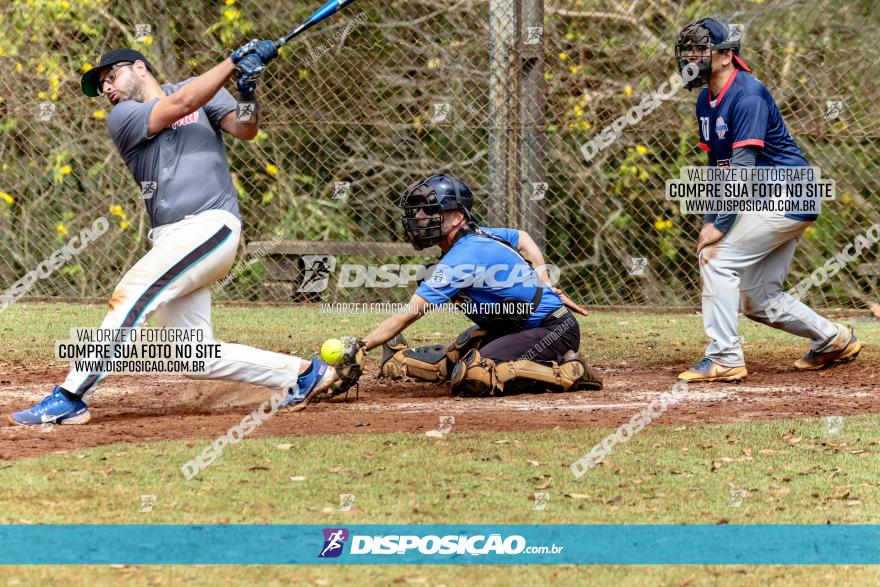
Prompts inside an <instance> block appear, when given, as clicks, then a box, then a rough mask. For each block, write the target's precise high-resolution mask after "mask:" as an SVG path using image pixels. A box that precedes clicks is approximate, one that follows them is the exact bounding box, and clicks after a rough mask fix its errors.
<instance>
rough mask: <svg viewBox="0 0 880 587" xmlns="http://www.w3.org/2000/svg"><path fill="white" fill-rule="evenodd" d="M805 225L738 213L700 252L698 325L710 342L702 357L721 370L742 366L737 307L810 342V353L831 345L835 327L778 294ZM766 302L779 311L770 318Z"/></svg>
mask: <svg viewBox="0 0 880 587" xmlns="http://www.w3.org/2000/svg"><path fill="white" fill-rule="evenodd" d="M809 225H810V222H804V221H800V220H794V219H791V218H786V217H785V216H784V215H782V214H772V215H770V214H761V215H759V214H740V215H739V216H738V217H737V219H736V222H734V224H733V226H732V227H731V229H730V232H728V233H727V234H726V235H724V237H722V239H721V240H720V241H718V242H717V243H715V244H713V245H711V246H708V247H706V248H704V249H703V251H702V252H701V253H700V258H699V262H700V277H701V279H702V282H703V326H704V328H705V329H706V334H707V335H708V336H709V338H710V339H711V342H710V343H709V346H708V347H707V348H706V353H705V356H706V357H708V358H710V359H712V361H714V362H715V363H718V364H719V365H723V366H725V367H739V366H742V365H745V359H744V357H743V351H742V344H741V339H740V338H739V337H738V336H737V327H738V319H739V317H738V310H739V307H740V304H742V311H743V314H744V315H745V316H746V317H747V318H750V319H752V320H754V321H756V322H761V323H763V324H767V325H769V326H772V327H773V328H778V329H780V330H784V331H785V332H788V333H790V334H796V335H797V336H803V337H805V338H809V339H810V340H811V341H812V349H813V350H815V351H821V350H823V349H824V348H825V347H827V346H828V345H830V344H831V343H832V342H833V341H834V338H835V337H836V336H837V326H835V325H834V324H833V323H832V322H831V321H829V320H828V319H826V318H823V317H822V316H820V315H818V314H817V313H816V312H814V311H813V310H811V309H810V308H809V307H808V306H807V305H806V304H804V303H802V302H800V301H799V300H797V299H795V298H794V297H792V296H791V295H789V294H787V293H784V291H783V284H784V282H785V277H786V275H787V274H788V266H789V264H790V263H791V260H792V258H793V257H794V251H795V249H796V248H797V240H798V238H799V237H800V235H801V234H802V233H803V231H804V229H805V228H806V227H807V226H809ZM771 302H773V304H774V307H779V308H783V309H784V310H782V311H781V312H779V313H778V315H777V313H773V314H772V315H771V314H769V313H768V312H767V311H766V308H767V306H768V305H769V304H770V303H771Z"/></svg>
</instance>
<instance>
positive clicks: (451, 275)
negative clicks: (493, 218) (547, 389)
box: [416, 227, 563, 328]
mask: <svg viewBox="0 0 880 587" xmlns="http://www.w3.org/2000/svg"><path fill="white" fill-rule="evenodd" d="M480 230H481V231H483V232H485V233H488V234H491V235H492V236H495V237H498V238H501V239H503V240H504V241H507V243H509V244H510V247H508V246H507V245H505V244H503V243H500V242H498V241H497V240H494V239H491V238H489V237H488V236H485V235H481V234H477V233H469V234H466V235H465V236H463V237H461V238H459V239H458V240H456V241H455V243H453V245H452V247H451V248H450V249H449V250H448V251H446V254H445V255H443V257H442V258H441V259H440V262H439V263H438V264H437V266H436V267H435V269H434V273H433V274H432V275H431V278H430V279H426V280H425V281H424V282H422V283H421V284H420V285H419V287H418V288H417V289H416V294H418V295H419V296H421V297H422V298H424V299H425V300H427V301H428V302H430V303H432V304H438V305H439V304H445V303H447V302H450V301H453V300H456V301H463V302H465V303H467V304H469V305H470V306H472V307H473V306H486V307H490V306H492V305H493V304H500V303H501V301H502V300H511V299H513V300H517V301H519V302H524V303H529V302H531V301H532V300H533V299H534V296H535V290H536V288H538V287H542V283H541V281H540V279H539V278H538V277H537V275H536V273H535V270H534V269H533V268H532V267H530V266H529V265H528V264H527V263H526V261H525V260H524V259H523V258H522V256H521V255H520V254H519V253H518V252H517V251H516V250H514V249H516V247H517V246H519V231H518V230H516V229H514V228H484V227H480ZM511 247H513V249H511ZM543 288H544V291H543V294H542V295H541V301H540V302H539V303H538V305H537V307H536V308H535V310H534V311H533V312H532V315H531V316H530V317H529V319H528V320H526V322H525V323H524V325H523V326H524V327H525V328H534V327H535V326H538V325H539V324H540V323H541V322H542V321H543V320H544V319H545V318H547V316H549V315H550V313H551V312H554V311H555V310H558V309H559V308H560V307H561V306H562V305H563V304H562V300H561V299H560V298H559V296H558V295H556V293H555V292H554V291H553V289H551V288H550V287H549V286H547V285H546V284H544V285H543Z"/></svg>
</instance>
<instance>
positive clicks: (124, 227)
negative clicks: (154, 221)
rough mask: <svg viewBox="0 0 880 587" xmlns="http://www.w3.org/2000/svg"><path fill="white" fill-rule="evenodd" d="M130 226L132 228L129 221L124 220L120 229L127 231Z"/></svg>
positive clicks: (120, 224)
mask: <svg viewBox="0 0 880 587" xmlns="http://www.w3.org/2000/svg"><path fill="white" fill-rule="evenodd" d="M129 226H131V224H129V223H128V220H123V221H122V222H120V223H119V228H121V229H122V230H125V229H126V228H128V227H129Z"/></svg>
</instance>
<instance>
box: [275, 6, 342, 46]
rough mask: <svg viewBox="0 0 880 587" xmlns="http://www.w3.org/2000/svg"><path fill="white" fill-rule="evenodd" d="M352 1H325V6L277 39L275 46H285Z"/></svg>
mask: <svg viewBox="0 0 880 587" xmlns="http://www.w3.org/2000/svg"><path fill="white" fill-rule="evenodd" d="M352 2H354V0H327V2H325V3H324V5H323V6H321V7H320V8H319V9H317V10H316V11H315V12H314V13H313V14H312V15H311V16H310V17H308V18H307V19H306V20H304V21H303V22H302V24H300V25H299V26H298V27H296V28H295V29H293V30H292V31H290V32H289V33H287V34H286V35H284V36H283V37H281V38H280V39H278V40H277V41H275V46H276V47H283V46H284V45H286V44H287V43H288V42H289V41H290V40H291V39H292V38H294V37H295V36H297V35H298V34H300V33H302V32H305V31H307V30H308V29H310V28H311V27H312V26H314V25H316V24H318V23H319V22H321V21H322V20H324V19H325V18H327V17H328V16H330V15H332V14H336V13H337V12H339V11H340V10H342V9H343V8H345V7H346V6H348V5H349V4H351V3H352Z"/></svg>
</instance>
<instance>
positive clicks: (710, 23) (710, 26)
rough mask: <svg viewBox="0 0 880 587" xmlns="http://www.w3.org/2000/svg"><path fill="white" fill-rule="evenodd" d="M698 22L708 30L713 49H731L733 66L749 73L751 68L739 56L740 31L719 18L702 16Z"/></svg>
mask: <svg viewBox="0 0 880 587" xmlns="http://www.w3.org/2000/svg"><path fill="white" fill-rule="evenodd" d="M700 24H702V25H703V26H704V27H705V28H706V30H707V31H708V32H709V40H710V41H711V44H712V50H713V51H732V52H733V64H734V66H735V67H738V68H739V69H742V70H744V71H747V72H749V73H751V71H752V70H751V69H749V66H748V65H746V62H745V61H743V59H742V57H740V56H739V48H740V36H741V34H742V33H741V31H739V30H736V29H734V28H733V27H731V26H730V23H728V22H727V21H725V20H722V19H720V18H713V17H709V18H704V19H703V20H702V21H701V22H700Z"/></svg>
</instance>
